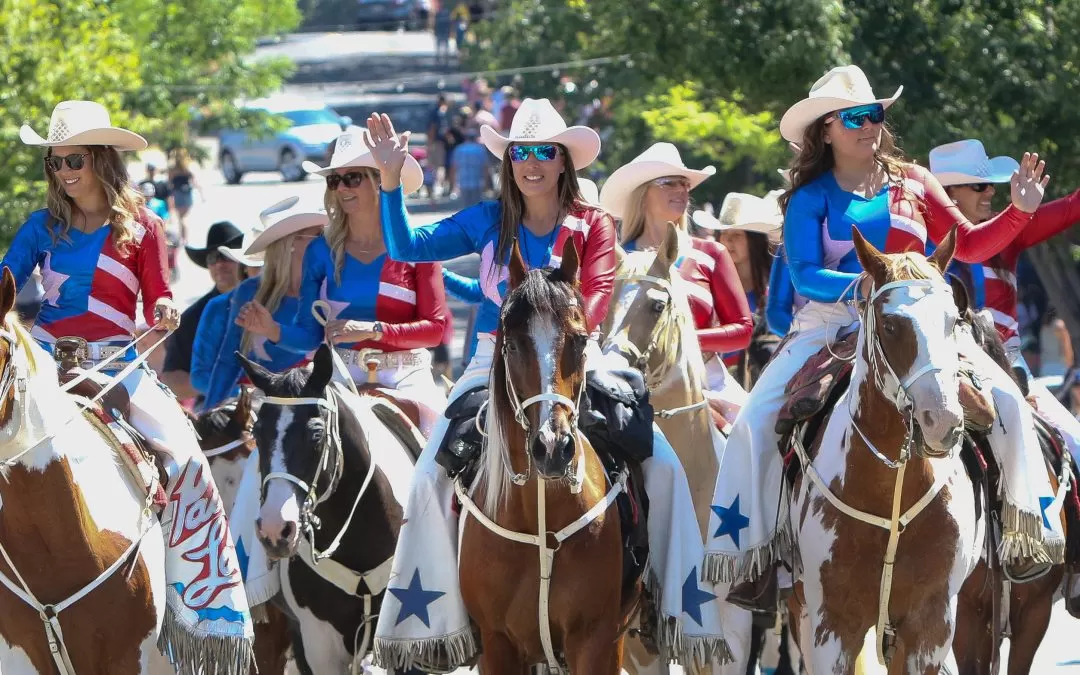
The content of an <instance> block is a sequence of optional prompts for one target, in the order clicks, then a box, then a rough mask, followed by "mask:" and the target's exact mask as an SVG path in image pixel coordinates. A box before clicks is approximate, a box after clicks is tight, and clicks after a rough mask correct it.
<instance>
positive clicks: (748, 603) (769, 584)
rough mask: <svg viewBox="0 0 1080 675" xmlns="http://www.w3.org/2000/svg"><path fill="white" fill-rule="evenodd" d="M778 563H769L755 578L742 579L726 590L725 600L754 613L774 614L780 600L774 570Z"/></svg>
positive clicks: (778, 586)
mask: <svg viewBox="0 0 1080 675" xmlns="http://www.w3.org/2000/svg"><path fill="white" fill-rule="evenodd" d="M779 564H780V563H778V562H776V563H773V564H771V565H769V566H768V567H767V568H766V569H765V570H764V571H762V573H761V574H760V575H759V576H758V578H757V579H754V580H753V581H744V582H742V583H741V584H738V585H736V586H733V587H732V588H731V590H730V591H728V595H727V601H728V602H730V603H731V604H733V605H735V606H736V607H740V608H742V609H745V610H747V611H749V612H754V613H755V614H775V613H776V607H777V604H778V603H779V602H780V585H779V583H777V581H776V570H777V567H778V566H779Z"/></svg>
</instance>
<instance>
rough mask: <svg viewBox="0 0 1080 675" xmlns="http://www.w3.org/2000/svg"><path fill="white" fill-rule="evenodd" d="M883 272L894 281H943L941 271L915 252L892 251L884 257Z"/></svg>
mask: <svg viewBox="0 0 1080 675" xmlns="http://www.w3.org/2000/svg"><path fill="white" fill-rule="evenodd" d="M884 260H885V272H886V274H888V276H889V277H890V278H891V279H892V280H894V281H918V280H926V281H940V282H942V283H945V278H944V277H943V276H941V272H939V271H938V269H937V268H936V267H934V266H933V265H932V264H931V263H930V261H929V260H928V259H927V258H926V257H925V256H923V255H920V254H917V253H911V252H907V253H892V254H889V255H886V256H885V257H884Z"/></svg>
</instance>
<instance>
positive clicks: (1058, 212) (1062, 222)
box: [1013, 190, 1080, 250]
mask: <svg viewBox="0 0 1080 675" xmlns="http://www.w3.org/2000/svg"><path fill="white" fill-rule="evenodd" d="M1077 221H1080V190H1077V191H1076V192H1074V193H1072V194H1071V195H1069V196H1068V197H1062V198H1061V199H1055V200H1054V201H1052V202H1050V203H1049V204H1043V205H1042V206H1040V207H1039V208H1038V209H1036V210H1035V215H1034V216H1032V217H1031V222H1029V223H1028V224H1027V227H1025V228H1024V229H1022V230H1020V234H1018V235H1016V239H1014V240H1013V245H1015V246H1017V247H1019V248H1020V249H1021V250H1024V249H1028V248H1031V247H1032V246H1035V245H1036V244H1041V243H1043V242H1044V241H1046V240H1047V239H1049V238H1050V237H1053V236H1056V235H1058V234H1061V233H1062V232H1064V231H1065V230H1067V229H1069V228H1070V227H1072V226H1073V225H1075V224H1076V223H1077Z"/></svg>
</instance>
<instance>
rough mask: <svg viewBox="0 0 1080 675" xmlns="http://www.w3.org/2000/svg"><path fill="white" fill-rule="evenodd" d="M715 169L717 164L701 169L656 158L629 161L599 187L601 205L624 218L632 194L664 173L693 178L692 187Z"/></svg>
mask: <svg viewBox="0 0 1080 675" xmlns="http://www.w3.org/2000/svg"><path fill="white" fill-rule="evenodd" d="M715 173H716V167H714V166H707V167H705V168H704V169H700V170H699V169H688V168H686V167H685V166H679V165H677V164H672V163H670V162H660V161H653V160H649V161H644V162H630V163H629V164H624V165H622V166H620V167H619V168H618V169H615V171H614V172H613V173H612V174H611V176H609V177H608V179H607V181H606V182H605V183H604V187H603V189H601V190H600V207H601V208H602V209H604V210H605V211H607V212H608V213H610V214H611V215H613V216H615V217H616V218H622V217H623V216H624V215H625V214H626V209H627V207H628V206H629V201H630V196H631V195H632V194H633V193H634V190H636V189H637V188H638V187H640V186H642V185H644V184H645V183H648V182H649V181H651V180H656V179H657V178H663V177H665V176H682V177H683V178H686V179H687V180H689V181H690V189H691V190H693V189H694V188H696V187H697V186H699V185H701V184H702V183H703V182H704V181H705V179H706V178H708V177H709V176H712V175H713V174H715Z"/></svg>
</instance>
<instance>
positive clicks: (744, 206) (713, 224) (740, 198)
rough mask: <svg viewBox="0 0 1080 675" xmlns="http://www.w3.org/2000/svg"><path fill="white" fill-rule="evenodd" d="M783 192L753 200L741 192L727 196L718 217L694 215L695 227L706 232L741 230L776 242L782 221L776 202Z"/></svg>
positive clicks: (701, 214) (696, 213)
mask: <svg viewBox="0 0 1080 675" xmlns="http://www.w3.org/2000/svg"><path fill="white" fill-rule="evenodd" d="M783 193H784V191H783V190H773V191H771V192H769V193H768V194H767V195H765V197H755V196H754V195H748V194H745V193H742V192H729V193H728V194H727V196H725V197H724V203H723V204H721V205H720V216H719V217H715V216H712V215H709V214H708V213H707V212H705V211H694V216H693V220H694V224H695V225H697V226H698V227H703V228H705V229H707V230H744V231H746V232H760V233H762V234H766V235H768V236H769V239H772V240H773V241H779V239H780V231H781V229H782V228H783V227H784V218H783V216H782V215H781V213H780V204H779V203H778V202H777V199H779V197H780V195H781V194H783Z"/></svg>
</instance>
